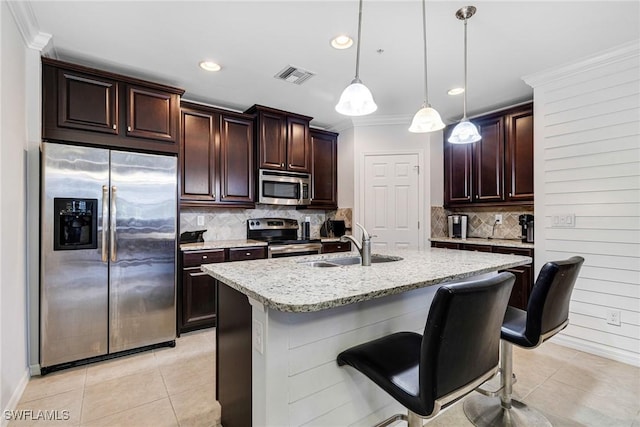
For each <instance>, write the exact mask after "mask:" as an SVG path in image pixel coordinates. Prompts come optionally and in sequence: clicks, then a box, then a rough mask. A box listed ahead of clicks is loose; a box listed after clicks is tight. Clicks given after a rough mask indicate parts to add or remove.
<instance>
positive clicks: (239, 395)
mask: <svg viewBox="0 0 640 427" xmlns="http://www.w3.org/2000/svg"><path fill="white" fill-rule="evenodd" d="M218 292H219V298H218V314H219V316H218V327H217V328H216V399H217V400H218V402H220V405H221V406H222V417H221V420H220V421H221V423H222V425H223V426H225V427H249V426H251V404H252V401H251V373H252V370H251V348H252V347H251V305H250V304H249V300H248V299H247V296H246V295H244V294H242V293H240V292H238V291H236V290H235V289H233V288H230V287H229V286H227V285H225V284H224V283H222V282H219V284H218Z"/></svg>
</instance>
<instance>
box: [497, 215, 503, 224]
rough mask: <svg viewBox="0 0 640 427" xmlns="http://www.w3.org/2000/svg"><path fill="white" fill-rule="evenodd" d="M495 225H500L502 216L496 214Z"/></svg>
mask: <svg viewBox="0 0 640 427" xmlns="http://www.w3.org/2000/svg"><path fill="white" fill-rule="evenodd" d="M496 224H497V225H502V215H500V214H496Z"/></svg>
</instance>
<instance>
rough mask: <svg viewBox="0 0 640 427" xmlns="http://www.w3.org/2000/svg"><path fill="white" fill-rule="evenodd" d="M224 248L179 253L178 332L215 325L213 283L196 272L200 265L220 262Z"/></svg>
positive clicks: (213, 281) (223, 254)
mask: <svg viewBox="0 0 640 427" xmlns="http://www.w3.org/2000/svg"><path fill="white" fill-rule="evenodd" d="M224 261H225V253H224V249H215V250H208V251H192V252H183V254H182V286H181V288H182V290H181V292H180V296H181V303H180V304H178V307H179V313H178V330H179V331H180V333H183V332H190V331H195V330H196V329H202V328H210V327H213V326H216V281H215V280H214V279H213V277H211V276H209V275H208V274H206V273H203V272H202V270H200V266H201V265H202V264H209V263H214V262H224Z"/></svg>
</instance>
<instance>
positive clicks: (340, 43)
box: [331, 35, 353, 49]
mask: <svg viewBox="0 0 640 427" xmlns="http://www.w3.org/2000/svg"><path fill="white" fill-rule="evenodd" d="M352 45H353V39H352V38H351V37H349V36H345V35H340V36H338V37H335V38H333V39H332V40H331V46H333V47H334V48H336V49H349V48H350V47H351V46H352Z"/></svg>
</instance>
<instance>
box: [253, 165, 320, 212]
mask: <svg viewBox="0 0 640 427" xmlns="http://www.w3.org/2000/svg"><path fill="white" fill-rule="evenodd" d="M310 191H311V176H310V175H309V174H308V173H298V172H286V171H272V170H267V169H260V170H259V171H258V203H264V204H268V205H293V206H302V205H308V204H309V203H311V194H310Z"/></svg>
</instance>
